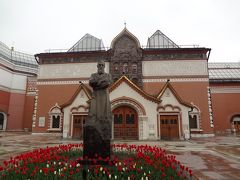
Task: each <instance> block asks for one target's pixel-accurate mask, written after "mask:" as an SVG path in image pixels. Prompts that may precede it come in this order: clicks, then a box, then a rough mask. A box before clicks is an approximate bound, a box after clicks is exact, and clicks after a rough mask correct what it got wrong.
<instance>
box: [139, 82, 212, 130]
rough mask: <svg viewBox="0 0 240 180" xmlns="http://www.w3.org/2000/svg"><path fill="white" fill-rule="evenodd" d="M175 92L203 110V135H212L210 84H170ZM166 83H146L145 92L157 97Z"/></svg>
mask: <svg viewBox="0 0 240 180" xmlns="http://www.w3.org/2000/svg"><path fill="white" fill-rule="evenodd" d="M170 83H171V85H172V86H173V88H174V89H175V91H176V92H177V93H178V95H179V96H180V97H181V99H182V100H184V101H185V102H188V103H191V102H193V103H194V105H196V106H197V107H198V108H199V109H200V110H201V127H202V129H203V131H204V132H203V133H212V132H213V128H211V127H210V118H209V108H208V94H207V90H208V89H207V87H208V86H209V83H208V82H170ZM164 84H165V82H163V83H162V82H161V83H160V82H159V83H158V82H154V83H144V90H145V91H146V92H147V93H149V94H152V95H157V94H158V93H159V92H160V91H161V89H162V88H163V86H164Z"/></svg>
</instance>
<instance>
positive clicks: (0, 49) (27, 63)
mask: <svg viewBox="0 0 240 180" xmlns="http://www.w3.org/2000/svg"><path fill="white" fill-rule="evenodd" d="M0 57H2V58H4V59H5V60H7V61H9V62H11V63H13V64H15V65H19V66H24V67H30V68H34V69H37V68H38V64H37V62H36V60H35V58H34V56H33V55H30V54H26V53H22V52H18V51H14V50H13V49H10V48H9V47H8V46H7V45H5V44H4V43H2V42H0Z"/></svg>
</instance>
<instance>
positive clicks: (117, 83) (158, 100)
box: [109, 76, 161, 103]
mask: <svg viewBox="0 0 240 180" xmlns="http://www.w3.org/2000/svg"><path fill="white" fill-rule="evenodd" d="M122 82H125V83H127V84H128V85H129V86H130V87H131V88H132V89H134V90H135V91H136V92H138V93H139V94H140V95H141V96H142V97H144V98H145V99H147V100H150V101H152V102H155V103H160V102H161V100H160V99H158V98H155V97H153V96H151V95H150V94H148V93H146V92H145V91H143V90H142V89H141V88H139V87H138V86H137V85H136V84H134V83H133V82H132V81H131V80H130V79H128V78H127V77H126V76H122V77H121V78H119V79H118V80H117V81H116V82H114V83H113V84H112V85H111V86H110V87H109V92H112V91H113V90H114V89H116V88H117V87H118V86H119V85H120V84H121V83H122Z"/></svg>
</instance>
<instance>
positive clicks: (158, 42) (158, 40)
mask: <svg viewBox="0 0 240 180" xmlns="http://www.w3.org/2000/svg"><path fill="white" fill-rule="evenodd" d="M147 48H179V46H178V45H177V44H175V43H174V42H173V41H172V40H171V39H169V38H168V37H167V36H166V35H165V34H163V33H162V32H161V31H160V30H157V31H156V32H155V33H154V34H153V35H152V36H151V37H150V38H148V41H147Z"/></svg>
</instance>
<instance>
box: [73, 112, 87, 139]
mask: <svg viewBox="0 0 240 180" xmlns="http://www.w3.org/2000/svg"><path fill="white" fill-rule="evenodd" d="M86 117H87V115H74V116H73V138H77V139H83V125H84V123H85V119H86Z"/></svg>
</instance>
